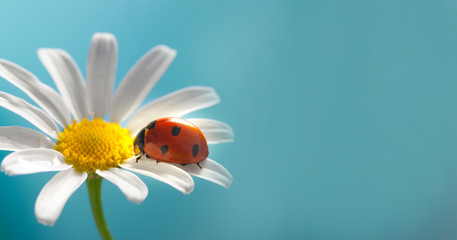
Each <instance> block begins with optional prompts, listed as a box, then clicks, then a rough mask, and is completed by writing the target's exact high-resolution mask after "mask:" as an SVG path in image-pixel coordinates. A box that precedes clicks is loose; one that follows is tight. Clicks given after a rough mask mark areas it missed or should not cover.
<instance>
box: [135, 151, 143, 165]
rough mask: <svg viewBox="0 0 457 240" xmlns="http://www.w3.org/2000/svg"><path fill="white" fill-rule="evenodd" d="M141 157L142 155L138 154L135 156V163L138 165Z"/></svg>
mask: <svg viewBox="0 0 457 240" xmlns="http://www.w3.org/2000/svg"><path fill="white" fill-rule="evenodd" d="M142 156H143V154H141V153H140V154H138V156H136V163H138V160H140V158H141V157H142Z"/></svg>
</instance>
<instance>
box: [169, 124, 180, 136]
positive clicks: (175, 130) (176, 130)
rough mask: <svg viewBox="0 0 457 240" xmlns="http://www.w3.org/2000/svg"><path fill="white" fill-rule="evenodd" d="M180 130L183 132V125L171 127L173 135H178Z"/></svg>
mask: <svg viewBox="0 0 457 240" xmlns="http://www.w3.org/2000/svg"><path fill="white" fill-rule="evenodd" d="M180 132H181V127H178V126H174V127H173V128H172V129H171V135H173V136H178V135H179V133H180Z"/></svg>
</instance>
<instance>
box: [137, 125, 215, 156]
mask: <svg viewBox="0 0 457 240" xmlns="http://www.w3.org/2000/svg"><path fill="white" fill-rule="evenodd" d="M133 143H134V151H135V155H136V156H137V162H138V160H139V159H140V158H141V157H142V156H146V157H147V158H152V159H154V160H157V161H161V162H169V163H180V164H183V165H185V164H192V163H197V165H198V163H199V162H201V161H203V160H205V159H206V158H207V157H208V154H209V152H208V143H206V139H205V136H204V135H203V133H202V131H200V129H198V128H197V127H196V126H195V125H193V124H192V123H190V122H189V121H186V120H184V119H181V118H175V117H168V118H161V119H157V120H155V121H152V122H150V123H149V124H148V125H147V126H146V127H144V128H143V129H142V130H141V131H140V132H139V133H138V134H137V136H136V137H135V140H134V142H133Z"/></svg>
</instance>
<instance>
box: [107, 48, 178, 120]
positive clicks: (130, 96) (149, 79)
mask: <svg viewBox="0 0 457 240" xmlns="http://www.w3.org/2000/svg"><path fill="white" fill-rule="evenodd" d="M175 56H176V50H174V49H171V48H169V47H167V46H165V45H159V46H156V47H154V48H152V49H151V50H150V51H149V52H147V53H146V54H145V55H144V56H143V57H142V58H141V59H140V60H139V61H138V62H137V63H136V64H135V65H134V66H133V67H132V68H131V69H130V71H129V72H128V73H127V75H126V76H125V77H124V80H122V82H121V84H120V85H119V87H118V89H117V91H116V94H115V96H114V99H113V102H112V104H111V112H110V120H111V122H117V123H120V122H122V121H124V120H125V119H126V118H127V117H128V116H129V115H130V114H131V113H132V112H133V111H134V110H135V109H137V108H138V106H140V104H141V103H142V102H143V100H144V99H145V98H146V96H147V95H148V94H149V92H150V91H151V89H152V88H153V87H154V85H155V84H156V83H157V81H159V79H160V78H161V77H162V75H163V74H164V73H165V71H166V70H167V68H168V66H169V65H170V64H171V62H173V59H174V58H175Z"/></svg>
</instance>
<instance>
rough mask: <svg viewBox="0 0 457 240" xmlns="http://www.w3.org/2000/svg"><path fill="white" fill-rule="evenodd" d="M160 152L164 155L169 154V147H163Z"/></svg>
mask: <svg viewBox="0 0 457 240" xmlns="http://www.w3.org/2000/svg"><path fill="white" fill-rule="evenodd" d="M160 151H162V154H165V153H167V152H168V146H167V145H163V146H162V147H161V148H160Z"/></svg>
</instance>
